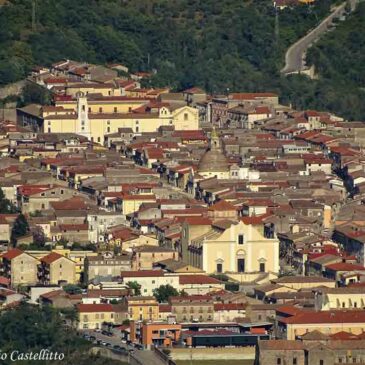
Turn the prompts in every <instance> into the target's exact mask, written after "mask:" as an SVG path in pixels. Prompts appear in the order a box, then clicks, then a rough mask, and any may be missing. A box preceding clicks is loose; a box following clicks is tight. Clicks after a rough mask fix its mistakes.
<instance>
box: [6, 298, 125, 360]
mask: <svg viewBox="0 0 365 365" xmlns="http://www.w3.org/2000/svg"><path fill="white" fill-rule="evenodd" d="M69 315H70V316H71V317H72V318H74V316H73V315H71V314H69ZM66 316H68V314H65V313H64V314H63V315H61V314H60V312H58V311H57V310H55V309H53V308H51V307H48V306H46V307H42V308H40V307H36V306H31V305H29V304H25V303H24V304H21V305H20V306H18V307H17V308H15V309H13V310H10V311H3V312H2V315H1V316H0V328H1V331H0V348H1V350H2V353H11V352H12V351H15V350H16V351H19V352H26V353H29V352H39V351H40V350H41V349H48V350H50V351H51V352H58V353H63V354H64V355H65V358H64V360H63V361H61V362H60V361H20V360H19V361H12V360H11V359H10V357H8V359H6V360H1V364H2V365H10V364H14V365H21V364H23V365H24V364H25V365H31V364H37V365H38V364H39V365H41V364H48V365H57V364H60V363H62V362H64V363H65V364H77V365H89V364H93V365H117V364H119V365H126V363H123V362H120V361H114V360H111V359H107V358H103V357H101V356H99V355H91V354H90V348H91V346H92V345H91V343H90V342H87V341H85V340H84V339H82V338H81V337H79V336H77V334H76V331H75V330H74V329H72V328H71V327H66V326H64V325H63V322H62V321H63V319H64V318H65V317H66Z"/></svg>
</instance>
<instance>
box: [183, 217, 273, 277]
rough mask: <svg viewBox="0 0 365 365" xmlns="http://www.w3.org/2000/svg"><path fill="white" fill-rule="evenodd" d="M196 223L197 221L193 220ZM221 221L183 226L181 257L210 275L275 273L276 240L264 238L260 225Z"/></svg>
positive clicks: (188, 222)
mask: <svg viewBox="0 0 365 365" xmlns="http://www.w3.org/2000/svg"><path fill="white" fill-rule="evenodd" d="M255 218H256V217H255ZM197 220H198V222H197V223H199V221H200V220H201V218H200V219H197ZM248 220H249V217H248V218H245V223H244V222H243V221H242V220H241V221H239V222H234V221H229V220H224V221H217V222H215V223H212V224H210V223H209V222H201V224H199V225H197V224H195V223H194V222H191V221H192V220H190V221H186V222H184V224H183V228H182V229H183V235H182V258H183V261H184V262H186V263H188V264H189V265H192V266H195V267H198V268H200V269H202V270H204V271H205V272H206V273H207V274H212V273H224V272H231V273H232V272H233V273H242V274H245V273H257V272H263V273H265V272H273V273H278V272H279V241H278V240H277V239H276V238H266V237H265V236H264V232H263V225H262V224H261V225H257V224H255V222H252V223H253V224H252V223H250V222H248ZM197 226H198V227H199V229H196V228H197Z"/></svg>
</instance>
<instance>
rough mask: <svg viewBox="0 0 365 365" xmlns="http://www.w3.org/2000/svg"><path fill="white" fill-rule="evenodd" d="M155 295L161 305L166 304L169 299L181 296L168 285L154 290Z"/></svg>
mask: <svg viewBox="0 0 365 365" xmlns="http://www.w3.org/2000/svg"><path fill="white" fill-rule="evenodd" d="M153 295H154V296H155V297H156V299H157V301H158V302H159V303H166V302H167V301H168V299H169V297H176V296H177V295H179V292H178V291H177V290H176V289H175V288H174V287H173V286H171V285H169V284H167V285H161V286H160V287H158V288H157V289H154V290H153Z"/></svg>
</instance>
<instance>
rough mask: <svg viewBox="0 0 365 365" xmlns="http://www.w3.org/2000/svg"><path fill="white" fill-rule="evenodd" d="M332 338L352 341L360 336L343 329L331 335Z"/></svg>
mask: <svg viewBox="0 0 365 365" xmlns="http://www.w3.org/2000/svg"><path fill="white" fill-rule="evenodd" d="M330 337H331V340H340V341H351V340H357V339H358V337H357V336H356V335H354V334H353V333H349V332H345V331H341V332H337V333H335V334H333V335H330Z"/></svg>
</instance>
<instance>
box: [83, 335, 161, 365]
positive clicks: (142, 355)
mask: <svg viewBox="0 0 365 365" xmlns="http://www.w3.org/2000/svg"><path fill="white" fill-rule="evenodd" d="M82 333H83V334H88V335H89V336H94V337H95V338H96V340H101V341H104V342H106V343H110V344H111V347H108V348H109V349H112V348H113V346H114V345H119V346H121V347H123V348H125V349H126V350H129V349H133V353H132V354H130V356H131V357H133V358H135V359H137V360H138V361H139V362H140V363H141V364H143V365H165V363H164V362H163V361H162V360H161V359H160V358H159V357H158V356H157V355H156V354H155V353H154V352H153V351H151V350H137V349H135V348H134V347H133V346H129V345H127V344H123V343H122V341H121V339H120V337H118V336H116V335H114V336H105V335H103V334H101V333H100V332H95V331H93V330H83V331H82ZM128 362H130V359H129V358H128Z"/></svg>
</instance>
